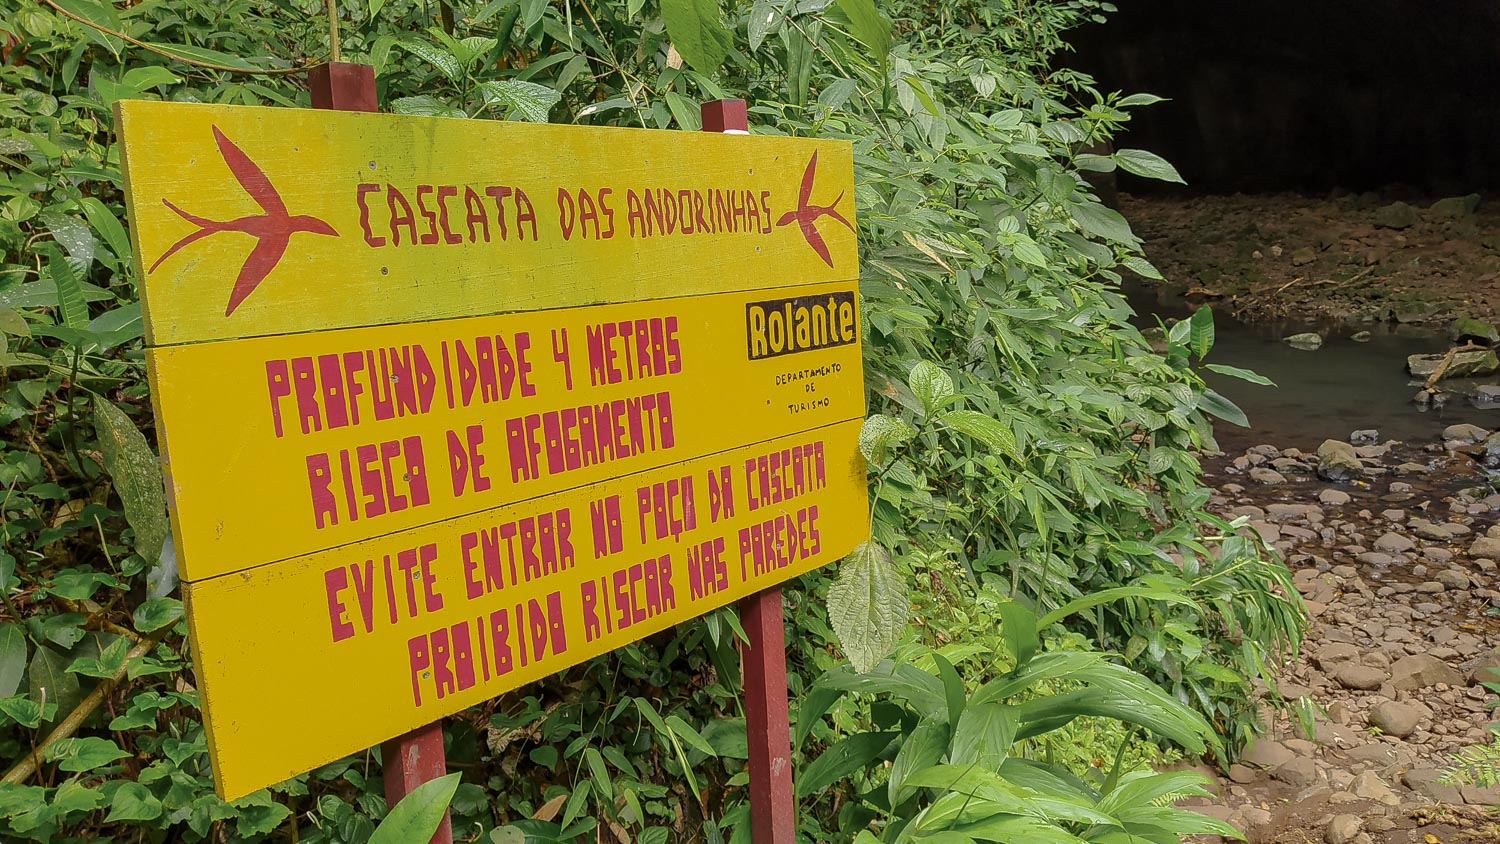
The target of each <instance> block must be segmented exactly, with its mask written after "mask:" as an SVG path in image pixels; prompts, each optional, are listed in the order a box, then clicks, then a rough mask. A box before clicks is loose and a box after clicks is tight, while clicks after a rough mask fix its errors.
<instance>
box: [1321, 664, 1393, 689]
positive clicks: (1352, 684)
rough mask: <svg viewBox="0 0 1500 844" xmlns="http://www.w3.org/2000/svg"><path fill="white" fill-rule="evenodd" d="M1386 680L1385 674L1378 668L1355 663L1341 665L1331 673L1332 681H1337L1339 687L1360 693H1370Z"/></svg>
mask: <svg viewBox="0 0 1500 844" xmlns="http://www.w3.org/2000/svg"><path fill="white" fill-rule="evenodd" d="M1386 678H1387V674H1386V673H1385V672H1384V671H1381V670H1380V669H1379V668H1372V667H1370V666H1368V665H1360V664H1358V663H1355V662H1346V663H1343V664H1342V665H1340V666H1339V667H1338V668H1336V669H1334V671H1333V679H1335V680H1337V681H1339V685H1341V686H1343V687H1344V688H1346V689H1354V690H1356V691H1361V692H1370V691H1374V690H1375V689H1378V688H1380V684H1381V683H1384V682H1385V681H1386Z"/></svg>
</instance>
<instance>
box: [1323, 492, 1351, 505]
mask: <svg viewBox="0 0 1500 844" xmlns="http://www.w3.org/2000/svg"><path fill="white" fill-rule="evenodd" d="M1318 501H1320V502H1321V503H1323V504H1325V505H1327V506H1329V507H1342V506H1344V505H1345V504H1348V503H1349V493H1347V492H1344V491H1343V490H1341V489H1325V490H1323V491H1322V492H1320V493H1318Z"/></svg>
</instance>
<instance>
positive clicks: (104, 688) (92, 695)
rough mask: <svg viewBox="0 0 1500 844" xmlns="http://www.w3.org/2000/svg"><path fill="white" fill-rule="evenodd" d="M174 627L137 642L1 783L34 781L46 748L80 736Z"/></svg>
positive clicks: (168, 627) (170, 626) (170, 625)
mask: <svg viewBox="0 0 1500 844" xmlns="http://www.w3.org/2000/svg"><path fill="white" fill-rule="evenodd" d="M175 626H176V625H173V624H168V625H167V626H166V627H163V628H161V629H160V630H157V631H155V632H154V633H152V634H151V635H149V636H147V637H146V638H144V639H142V640H140V641H139V642H137V643H136V645H135V647H133V648H131V649H130V652H129V653H127V654H125V661H124V662H123V663H121V664H120V668H119V670H118V671H116V672H115V673H114V676H113V677H109V678H108V679H104V680H100V681H99V685H97V686H95V687H94V690H93V691H92V692H89V695H88V697H86V698H84V699H83V700H81V701H79V702H78V705H77V706H75V707H73V711H72V712H69V713H68V717H66V718H64V719H63V720H62V721H61V722H60V723H59V724H58V725H57V727H56V728H54V729H53V730H52V732H51V733H48V734H47V737H46V738H45V739H43V740H42V743H41V744H40V745H37V746H36V747H34V748H32V750H31V752H30V753H28V754H27V755H25V756H23V757H21V761H19V762H17V763H16V764H15V767H13V768H11V769H10V770H9V771H6V772H5V777H4V779H0V782H6V783H11V784H14V785H20V784H21V783H24V782H26V781H27V780H28V779H31V775H32V774H33V773H36V769H37V766H38V765H39V764H40V763H41V759H42V756H43V754H44V753H45V752H46V750H47V748H49V747H51V746H52V745H54V744H57V743H58V742H60V741H62V740H63V739H66V738H71V737H72V736H73V734H74V733H76V732H78V728H79V727H81V726H83V722H84V721H85V720H87V719H88V717H89V716H90V715H92V714H94V710H95V709H98V708H99V705H100V704H101V703H103V702H104V699H105V698H107V697H109V693H110V692H112V691H114V689H115V684H117V683H119V682H120V678H121V677H124V676H125V669H126V668H128V667H129V666H130V663H132V662H134V661H136V660H138V659H140V658H141V657H143V656H145V655H146V654H148V653H150V652H151V649H152V648H154V647H156V646H157V644H158V643H160V642H161V640H162V639H164V638H166V636H167V634H168V633H170V632H171V630H172V628H173V627H175Z"/></svg>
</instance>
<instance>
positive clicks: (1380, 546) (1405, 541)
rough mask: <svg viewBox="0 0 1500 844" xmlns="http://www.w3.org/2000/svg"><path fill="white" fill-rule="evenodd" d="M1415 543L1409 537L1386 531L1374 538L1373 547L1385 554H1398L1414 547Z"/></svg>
mask: <svg viewBox="0 0 1500 844" xmlns="http://www.w3.org/2000/svg"><path fill="white" fill-rule="evenodd" d="M1416 545H1417V543H1415V542H1412V541H1411V539H1410V538H1409V537H1406V536H1402V535H1401V534H1399V533H1396V532H1394V531H1387V532H1386V533H1384V534H1382V535H1381V537H1380V538H1379V539H1377V540H1375V549H1376V550H1377V551H1384V552H1386V553H1387V554H1400V553H1402V552H1405V551H1410V550H1411V549H1413V548H1415V547H1416Z"/></svg>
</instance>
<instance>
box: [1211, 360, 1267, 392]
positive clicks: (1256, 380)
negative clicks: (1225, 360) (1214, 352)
mask: <svg viewBox="0 0 1500 844" xmlns="http://www.w3.org/2000/svg"><path fill="white" fill-rule="evenodd" d="M1203 368H1204V369H1207V370H1208V371H1209V372H1217V373H1219V374H1220V375H1228V376H1229V377H1230V378H1238V379H1240V380H1241V381H1249V382H1250V383H1251V384H1260V385H1261V386H1264V387H1274V386H1276V382H1275V381H1272V380H1271V379H1269V378H1267V377H1266V376H1264V375H1261V374H1260V373H1258V372H1251V371H1250V370H1248V369H1240V368H1239V367H1238V366H1225V365H1224V364H1222V363H1205V364H1204V365H1203Z"/></svg>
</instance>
